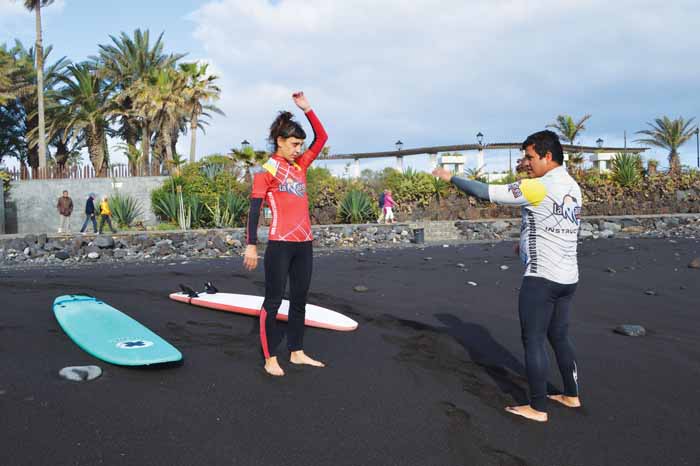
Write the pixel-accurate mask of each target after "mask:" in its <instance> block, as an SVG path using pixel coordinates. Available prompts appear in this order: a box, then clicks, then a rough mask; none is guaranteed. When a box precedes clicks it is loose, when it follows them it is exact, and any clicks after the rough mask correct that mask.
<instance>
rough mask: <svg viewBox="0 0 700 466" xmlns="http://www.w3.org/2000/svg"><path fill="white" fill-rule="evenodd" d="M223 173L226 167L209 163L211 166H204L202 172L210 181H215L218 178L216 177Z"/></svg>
mask: <svg viewBox="0 0 700 466" xmlns="http://www.w3.org/2000/svg"><path fill="white" fill-rule="evenodd" d="M223 171H224V166H223V165H222V164H220V163H209V164H206V165H203V166H202V172H203V173H204V174H205V175H206V176H207V178H209V179H210V180H214V178H216V176H217V175H218V174H219V173H221V172H223Z"/></svg>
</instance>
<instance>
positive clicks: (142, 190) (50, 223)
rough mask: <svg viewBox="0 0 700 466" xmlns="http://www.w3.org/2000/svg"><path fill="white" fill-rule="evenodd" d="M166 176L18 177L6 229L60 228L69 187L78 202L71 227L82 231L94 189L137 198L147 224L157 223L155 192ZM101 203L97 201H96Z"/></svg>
mask: <svg viewBox="0 0 700 466" xmlns="http://www.w3.org/2000/svg"><path fill="white" fill-rule="evenodd" d="M165 179H166V178H165V177H160V176H148V177H134V178H90V179H67V180H26V181H15V182H13V183H12V185H11V189H10V193H9V196H8V198H7V199H6V202H5V205H6V207H7V209H6V210H7V212H6V218H7V221H6V233H21V234H40V233H52V232H55V231H57V229H58V212H57V210H56V202H57V200H58V198H59V197H60V196H61V193H62V192H63V190H68V193H69V195H70V197H71V198H72V199H73V204H74V205H75V207H74V210H73V215H72V216H71V225H70V226H71V231H78V230H80V227H81V226H82V224H83V221H84V220H85V216H84V214H83V212H84V209H85V201H86V200H87V197H88V195H89V194H90V193H95V194H97V196H98V201H99V199H100V198H101V197H102V196H104V195H106V196H112V195H113V194H115V193H117V192H118V193H119V194H121V195H125V196H131V197H132V198H134V199H136V200H137V201H138V202H139V203H140V205H141V208H142V210H143V215H142V216H141V218H140V219H141V220H142V221H143V223H144V225H155V224H156V223H157V222H156V217H155V214H154V213H153V210H152V209H151V192H152V191H153V190H154V189H156V188H159V187H160V186H161V185H162V184H163V182H164V181H165ZM95 204H96V205H97V202H96V203H95Z"/></svg>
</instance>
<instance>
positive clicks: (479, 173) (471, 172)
mask: <svg viewBox="0 0 700 466" xmlns="http://www.w3.org/2000/svg"><path fill="white" fill-rule="evenodd" d="M484 167H486V165H482V166H480V167H479V168H467V169H466V170H464V175H465V176H466V177H467V178H469V179H470V180H476V181H481V182H482V183H486V173H484Z"/></svg>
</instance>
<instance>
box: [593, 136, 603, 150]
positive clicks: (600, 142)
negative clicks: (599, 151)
mask: <svg viewBox="0 0 700 466" xmlns="http://www.w3.org/2000/svg"><path fill="white" fill-rule="evenodd" d="M603 142H604V141H603V138H598V139H597V140H596V142H595V143H596V144H598V148H600V147H603Z"/></svg>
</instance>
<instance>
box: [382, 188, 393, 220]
mask: <svg viewBox="0 0 700 466" xmlns="http://www.w3.org/2000/svg"><path fill="white" fill-rule="evenodd" d="M394 207H396V202H394V198H393V197H392V196H391V189H387V190H386V191H385V194H384V209H383V210H384V221H385V222H386V223H387V224H389V223H396V220H394Z"/></svg>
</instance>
